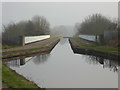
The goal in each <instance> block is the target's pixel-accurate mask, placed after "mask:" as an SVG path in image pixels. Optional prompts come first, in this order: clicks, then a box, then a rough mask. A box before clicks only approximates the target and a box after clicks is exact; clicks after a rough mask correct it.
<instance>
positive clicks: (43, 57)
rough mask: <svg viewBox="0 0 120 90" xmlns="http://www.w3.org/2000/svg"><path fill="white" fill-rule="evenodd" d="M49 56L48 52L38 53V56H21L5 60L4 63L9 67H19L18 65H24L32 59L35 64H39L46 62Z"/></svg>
mask: <svg viewBox="0 0 120 90" xmlns="http://www.w3.org/2000/svg"><path fill="white" fill-rule="evenodd" d="M49 56H50V54H46V55H39V56H34V57H27V58H21V59H18V60H13V61H9V62H5V63H6V65H7V66H9V67H20V66H23V65H25V64H26V63H27V62H29V61H30V60H32V61H33V62H34V63H35V64H40V63H44V62H46V61H47V59H48V57H49Z"/></svg>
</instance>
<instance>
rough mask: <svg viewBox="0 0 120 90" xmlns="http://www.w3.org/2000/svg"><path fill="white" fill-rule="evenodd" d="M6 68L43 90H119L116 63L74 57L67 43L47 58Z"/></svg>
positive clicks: (9, 63) (39, 57)
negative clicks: (61, 89)
mask: <svg viewBox="0 0 120 90" xmlns="http://www.w3.org/2000/svg"><path fill="white" fill-rule="evenodd" d="M6 64H7V65H8V66H9V67H10V68H12V69H13V70H15V71H16V72H17V73H19V74H21V75H23V76H24V77H26V78H27V79H29V80H31V81H34V82H35V83H36V84H37V85H38V86H40V87H43V88H118V71H117V70H118V62H115V61H112V60H108V59H103V58H98V57H95V56H88V55H82V54H74V53H73V51H72V49H71V46H70V44H69V41H68V39H61V41H60V42H59V43H58V44H57V45H56V46H55V48H54V49H53V50H52V51H51V53H50V54H46V55H40V56H34V57H29V58H25V59H19V60H14V61H9V62H6Z"/></svg>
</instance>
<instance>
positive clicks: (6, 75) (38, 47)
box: [2, 37, 60, 90]
mask: <svg viewBox="0 0 120 90" xmlns="http://www.w3.org/2000/svg"><path fill="white" fill-rule="evenodd" d="M59 40H60V39H59V38H58V37H54V38H50V39H47V40H43V41H40V42H36V43H32V44H28V45H26V46H24V47H19V48H12V49H8V50H7V49H6V50H3V56H2V62H3V64H2V82H3V83H4V84H5V85H6V86H7V87H8V88H21V89H24V88H33V89H34V88H35V90H36V88H38V90H39V89H40V88H39V87H38V86H37V85H36V84H35V83H33V82H32V81H30V80H27V79H26V78H24V77H23V76H22V75H19V74H17V73H16V72H15V71H14V70H12V69H10V68H9V67H8V66H6V65H5V64H4V62H6V61H10V60H16V59H21V58H25V57H30V56H34V55H41V54H47V53H50V52H51V50H52V49H53V48H54V47H55V45H56V44H57V43H58V42H59ZM3 88H6V87H4V85H3ZM42 90H44V89H42Z"/></svg>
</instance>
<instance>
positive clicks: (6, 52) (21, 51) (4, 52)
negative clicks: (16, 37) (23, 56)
mask: <svg viewBox="0 0 120 90" xmlns="http://www.w3.org/2000/svg"><path fill="white" fill-rule="evenodd" d="M44 48H47V47H38V48H30V49H22V50H13V51H8V52H3V53H2V54H4V55H5V54H9V53H15V52H24V51H32V50H38V49H44Z"/></svg>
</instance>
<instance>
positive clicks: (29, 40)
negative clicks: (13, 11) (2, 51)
mask: <svg viewBox="0 0 120 90" xmlns="http://www.w3.org/2000/svg"><path fill="white" fill-rule="evenodd" d="M48 38H50V35H41V36H26V37H24V39H25V40H24V41H25V44H28V43H32V42H36V41H40V40H44V39H48Z"/></svg>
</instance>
